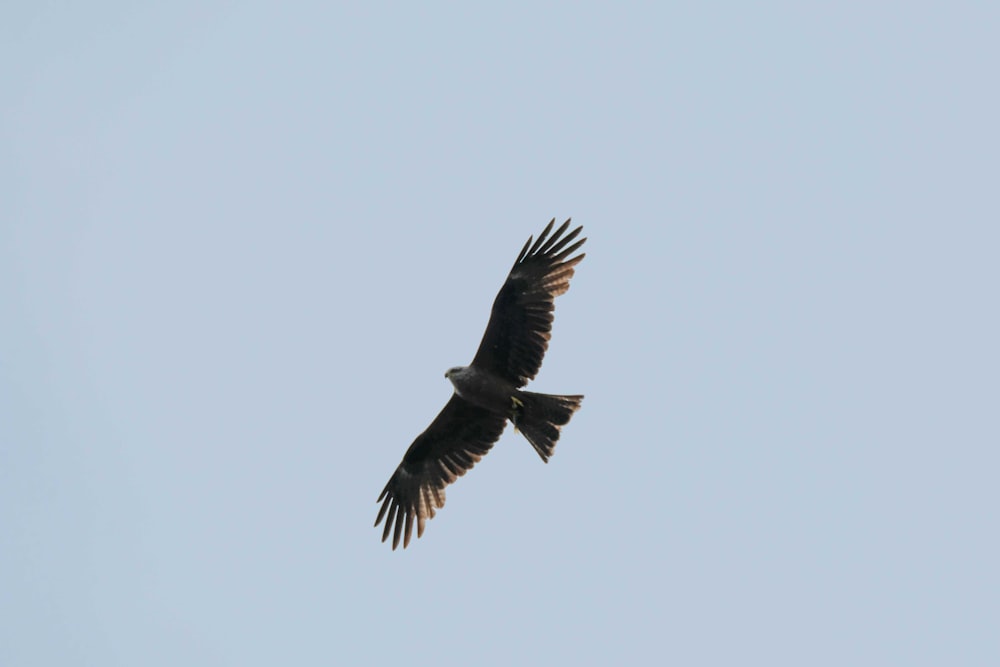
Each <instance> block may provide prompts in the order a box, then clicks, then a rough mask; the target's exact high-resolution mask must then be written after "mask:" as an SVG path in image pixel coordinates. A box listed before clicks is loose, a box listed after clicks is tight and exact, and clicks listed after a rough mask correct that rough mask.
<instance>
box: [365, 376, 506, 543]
mask: <svg viewBox="0 0 1000 667" xmlns="http://www.w3.org/2000/svg"><path fill="white" fill-rule="evenodd" d="M505 425H506V420H505V418H504V417H503V415H497V414H494V413H492V412H490V411H488V410H486V409H484V408H479V407H476V406H474V405H472V404H471V403H469V402H467V401H465V400H464V399H462V398H460V397H459V396H458V395H457V394H455V395H452V397H451V400H450V401H448V403H447V404H446V405H445V406H444V409H443V410H441V412H440V413H439V414H438V416H437V417H435V418H434V421H433V422H431V425H430V426H428V427H427V429H426V430H425V431H424V432H423V433H421V434H420V435H419V436H417V439H416V440H414V441H413V444H412V445H410V448H409V449H407V450H406V454H405V455H404V456H403V461H402V463H400V464H399V467H397V468H396V472H394V473H393V475H392V477H391V478H389V483H388V484H386V485H385V488H384V489H383V490H382V494H381V495H380V496H379V497H378V501H377V502H381V503H382V507H381V508H380V509H379V512H378V517H377V518H376V519H375V525H376V526H378V525H379V523H380V522H381V521H382V519H383V518H385V528H384V529H383V530H382V541H383V542H385V541H386V539H388V537H389V534H390V533H392V548H393V549H395V548H396V547H398V546H399V542H400V539H402V541H403V548H404V549H405V548H406V547H407V545H409V543H410V538H411V537H412V535H413V524H414V520H416V524H417V537H420V536H421V535H423V534H424V524H425V522H426V521H427V519H430V518H433V516H434V513H435V511H436V510H438V509H440V508H442V507H444V501H445V494H444V489H445V487H446V486H448V485H449V484H451V483H452V482H454V481H455V480H456V479H458V478H459V477H461V476H462V475H464V474H465V473H466V472H467V471H468V470H469V469H471V468H472V466H474V465H475V464H476V463H478V462H479V459H481V458H482V457H483V456H485V455H486V453H487V452H489V451H490V448H491V447H492V446H493V444H494V443H495V442H496V441H497V440H498V439H499V438H500V434H501V433H503V429H504V426H505Z"/></svg>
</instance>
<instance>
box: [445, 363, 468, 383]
mask: <svg viewBox="0 0 1000 667" xmlns="http://www.w3.org/2000/svg"><path fill="white" fill-rule="evenodd" d="M463 370H465V366H454V367H452V368H449V369H448V370H446V371H445V372H444V376H445V377H446V378H448V379H449V380H450V379H451V378H452V376H455V375H458V374H459V373H460V372H462V371H463Z"/></svg>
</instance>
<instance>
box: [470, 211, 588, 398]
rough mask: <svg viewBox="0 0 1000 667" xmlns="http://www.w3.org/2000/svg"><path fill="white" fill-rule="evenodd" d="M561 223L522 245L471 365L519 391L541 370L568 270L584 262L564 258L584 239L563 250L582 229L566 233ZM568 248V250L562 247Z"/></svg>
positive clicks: (494, 303) (546, 228) (549, 225)
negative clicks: (557, 227) (504, 380)
mask: <svg viewBox="0 0 1000 667" xmlns="http://www.w3.org/2000/svg"><path fill="white" fill-rule="evenodd" d="M569 223H570V221H569V220H567V221H566V222H564V223H563V224H562V225H560V227H559V229H557V230H556V232H555V233H554V234H553V235H552V236H551V237H549V232H551V231H552V227H553V225H554V224H555V219H554V218H553V219H552V221H551V222H550V223H549V224H548V225H547V226H546V227H545V229H544V230H543V231H542V233H541V234H540V235H539V236H538V240H536V241H535V242H534V245H532V239H531V238H529V239H528V242H527V243H525V244H524V247H523V248H522V249H521V253H520V254H519V255H518V257H517V261H516V262H514V266H513V267H512V268H511V270H510V274H509V275H508V276H507V281H506V282H505V283H504V285H503V287H501V288H500V292H499V293H498V294H497V297H496V299H495V300H494V301H493V311H492V313H491V314H490V322H489V324H488V325H487V327H486V333H485V334H483V340H482V342H480V344H479V350H478V351H477V352H476V356H475V358H474V359H473V360H472V365H473V366H478V367H480V368H483V369H485V370H488V371H490V372H491V373H494V374H496V375H499V376H500V377H502V378H504V379H506V380H508V381H510V382H512V383H514V384H515V385H516V386H518V387H523V386H524V385H525V384H527V383H528V381H529V380H531V379H532V378H534V377H535V375H536V374H537V373H538V369H539V368H541V366H542V357H544V356H545V351H546V350H547V349H548V346H549V338H550V336H551V331H552V319H553V315H552V313H553V311H554V310H555V304H554V301H555V298H556V297H557V296H559V295H560V294H563V293H564V292H565V291H566V290H568V289H569V280H570V278H572V277H573V273H574V268H573V267H575V266H576V265H577V264H578V263H579V262H580V260H582V259H583V258H584V256H585V255H584V254H583V253H581V254H579V255H577V256H576V257H572V258H570V255H572V254H573V253H574V252H575V251H576V250H577V249H578V248H579V247H580V246H582V245H583V243H584V241H586V240H587V239H586V238H583V239H580V240H579V241H577V242H576V243H573V244H572V245H569V244H570V243H571V242H572V241H573V240H574V239H575V238H576V237H577V236H579V234H580V231H581V230H582V229H583V227H577V228H576V229H574V230H573V231H571V232H570V233H569V234H566V235H565V236H563V233H564V232H565V231H566V229H567V228H568V227H569ZM567 246H568V247H567Z"/></svg>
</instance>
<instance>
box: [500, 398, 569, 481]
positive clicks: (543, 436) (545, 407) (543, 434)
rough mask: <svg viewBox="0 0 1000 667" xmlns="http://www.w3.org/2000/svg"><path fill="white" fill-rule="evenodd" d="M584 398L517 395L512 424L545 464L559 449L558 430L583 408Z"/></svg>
mask: <svg viewBox="0 0 1000 667" xmlns="http://www.w3.org/2000/svg"><path fill="white" fill-rule="evenodd" d="M582 401H583V396H555V395H552V394H536V393H534V392H531V391H519V392H517V394H516V395H515V396H514V408H513V411H512V413H513V414H512V416H511V419H510V420H511V421H512V422H514V427H515V428H516V429H517V430H519V431H520V432H521V433H523V434H524V437H525V438H527V439H528V442H530V443H531V446H532V447H534V448H535V451H536V452H538V455H539V456H541V457H542V460H543V461H545V462H546V463H548V462H549V457H550V456H552V452H553V451H554V450H555V448H556V441H557V440H559V429H560V428H562V427H563V426H565V425H566V424H567V423H568V422H569V419H570V417H572V416H573V413H574V412H576V411H577V410H578V409H579V408H580V403H581V402H582Z"/></svg>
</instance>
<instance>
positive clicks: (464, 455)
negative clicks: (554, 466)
mask: <svg viewBox="0 0 1000 667" xmlns="http://www.w3.org/2000/svg"><path fill="white" fill-rule="evenodd" d="M569 222H570V221H569V220H567V221H566V222H565V223H563V224H562V225H561V226H560V227H559V229H557V230H556V232H555V233H554V234H553V235H552V237H551V238H549V237H548V235H549V232H551V231H552V226H553V224H554V223H555V220H553V221H552V222H550V223H549V224H548V226H546V227H545V230H544V231H543V232H542V233H541V234H540V235H539V237H538V240H537V241H535V243H534V245H532V240H533V239H531V238H529V239H528V242H527V243H526V244H525V245H524V248H523V249H522V250H521V254H520V255H519V256H518V258H517V261H516V262H515V263H514V266H513V268H512V269H511V270H510V274H509V275H508V276H507V280H506V281H505V282H504V285H503V287H501V288H500V292H499V294H497V297H496V299H495V300H494V302H493V311H492V314H491V315H490V322H489V325H488V326H487V327H486V332H485V333H484V334H483V340H482V342H480V344H479V350H478V351H477V352H476V356H475V358H473V360H472V363H471V364H469V365H468V366H456V367H455V368H451V369H449V370H448V371H447V372H446V373H445V377H446V378H448V379H449V380H450V381H451V383H452V385H453V386H454V387H455V393H454V395H453V396H452V397H451V400H450V401H448V403H447V404H446V405H445V407H444V409H443V410H441V412H440V413H439V414H438V416H437V417H436V418H435V419H434V421H433V422H431V425H430V426H428V427H427V429H426V430H425V431H424V432H423V433H421V434H420V435H419V436H417V439H416V440H414V441H413V444H412V445H410V448H409V449H408V450H407V451H406V454H405V455H404V456H403V461H402V462H401V463H400V464H399V467H398V468H396V472H395V473H393V475H392V477H391V478H390V479H389V482H388V484H386V486H385V489H383V490H382V494H381V495H380V496H379V498H378V500H379V502H381V503H382V507H381V508H380V509H379V513H378V517H377V518H376V519H375V525H376V526H377V525H378V524H379V523H380V522H381V521H382V519H383V518H385V520H386V523H385V528H384V530H383V532H382V541H385V540H386V539H387V538H388V537H389V534H390V533H392V535H393V539H392V548H393V549H395V548H396V547H397V546H399V542H400V539H401V538H402V540H403V547H404V548H405V547H406V546H407V545H408V544H409V542H410V537H411V535H412V532H413V523H414V520H416V524H417V537H420V536H421V535H423V532H424V525H425V521H426V520H427V519H430V518H433V516H434V514H435V511H436V510H437V509H440V508H441V507H443V506H444V498H445V495H444V489H445V487H446V486H447V485H448V484H450V483H452V482H454V481H455V480H456V479H457V478H458V477H460V476H461V475H464V474H465V472H466V471H467V470H469V469H470V468H472V466H473V465H475V464H476V463H477V462H478V461H479V459H481V458H482V457H483V456H484V455H485V454H486V453H487V452H489V450H490V448H491V447H492V446H493V444H494V443H495V442H496V441H497V440H498V439H499V438H500V434H501V433H502V432H503V429H504V426H505V425H506V423H507V421H510V422H512V423H513V424H514V426H515V428H517V429H518V430H519V431H520V432H521V433H522V434H523V435H524V436H525V438H527V440H528V442H530V443H531V445H532V447H534V448H535V451H537V452H538V455H539V456H541V457H542V460H543V461H546V462H548V459H549V457H550V456H551V455H552V452H553V450H554V448H555V444H556V441H557V440H558V439H559V432H560V429H561V427H562V426H564V425H565V424H566V423H568V422H569V420H570V417H572V416H573V413H574V412H575V411H576V410H577V409H578V408H579V407H580V402H581V401H582V400H583V396H576V395H574V396H557V395H550V394H538V393H535V392H530V391H524V390H523V389H521V387H523V386H524V385H525V384H527V383H528V381H529V380H531V379H532V378H534V376H535V375H536V374H537V373H538V370H539V368H540V367H541V364H542V357H543V356H544V354H545V350H546V349H547V347H548V342H549V337H550V332H551V329H552V312H553V310H554V307H555V306H554V303H553V301H554V299H555V297H556V296H558V295H560V294H562V293H564V292H565V291H566V290H568V289H569V279H570V278H571V277H572V276H573V272H574V269H573V267H574V266H575V265H576V264H578V263H579V262H580V260H582V259H583V257H584V255H583V254H582V253H581V254H580V255H577V256H575V257H570V255H572V253H573V252H574V251H576V250H577V249H578V248H579V247H580V246H581V245H583V242H584V241H586V239H581V240H579V241H577V242H576V243H573V244H572V245H569V244H570V242H571V241H573V239H575V238H576V237H577V236H578V235H579V234H580V231H581V230H582V229H583V228H582V227H577V228H576V229H574V230H573V231H572V232H570V233H569V234H567V235H566V236H563V233H564V232H565V231H566V229H567V228H568V227H569ZM567 245H569V247H567Z"/></svg>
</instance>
